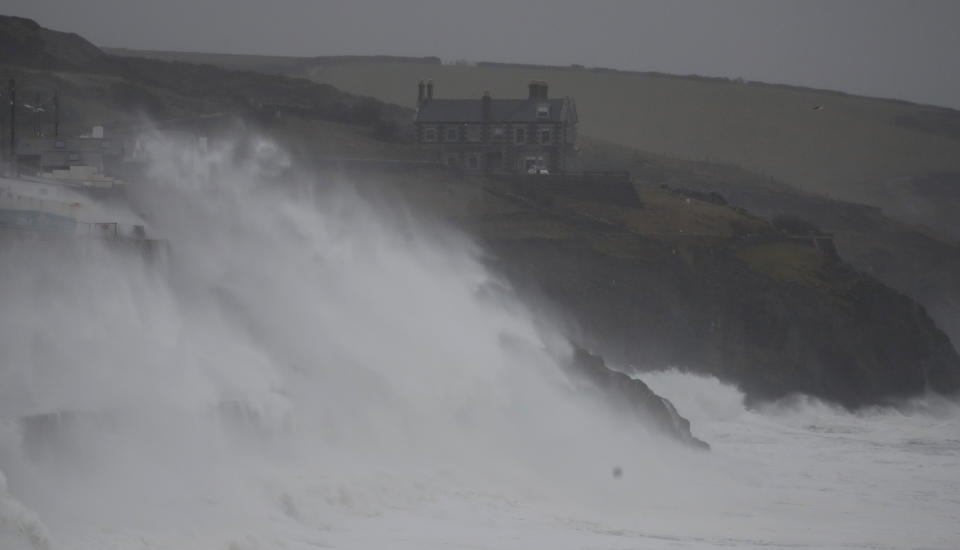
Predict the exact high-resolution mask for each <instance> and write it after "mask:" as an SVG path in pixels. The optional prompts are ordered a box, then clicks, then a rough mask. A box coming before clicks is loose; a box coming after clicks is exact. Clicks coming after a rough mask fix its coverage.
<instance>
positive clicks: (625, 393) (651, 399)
mask: <svg viewBox="0 0 960 550" xmlns="http://www.w3.org/2000/svg"><path fill="white" fill-rule="evenodd" d="M568 367H569V370H570V372H571V373H573V374H574V375H576V376H579V377H582V378H583V379H585V380H587V381H589V382H590V383H592V384H593V385H595V386H596V387H597V389H599V390H600V391H601V392H602V393H603V396H604V400H605V401H607V402H610V403H613V404H615V405H618V406H623V407H626V408H627V409H629V410H630V411H631V412H632V413H634V414H636V415H638V416H640V417H641V418H642V419H643V421H644V422H646V423H647V424H648V425H650V426H652V427H654V428H655V429H657V430H658V431H660V432H662V433H664V434H666V435H668V436H670V437H673V438H675V439H677V440H679V441H681V442H682V443H685V444H687V445H691V446H693V447H696V448H699V449H709V448H710V445H708V444H707V443H705V442H703V441H701V440H699V439H697V438H696V437H694V436H693V434H691V433H690V421H689V420H687V419H686V418H684V417H682V416H680V414H678V413H677V409H676V408H675V407H674V406H673V404H672V403H670V401H669V400H667V399H665V398H663V397H660V396H659V395H657V394H656V393H654V392H653V390H651V389H650V387H649V386H647V385H646V384H644V383H643V382H642V381H640V380H636V379H634V378H631V377H629V376H627V375H626V374H624V373H622V372H617V371H615V370H612V369H610V368H609V367H607V365H606V364H605V363H604V361H603V358H602V357H600V356H599V355H594V354H592V353H590V352H589V351H587V350H585V349H583V348H581V347H574V354H573V358H572V359H571V361H570V364H569V365H568ZM617 470H619V468H617ZM615 472H616V470H615ZM614 476H615V477H618V476H617V474H616V473H614Z"/></svg>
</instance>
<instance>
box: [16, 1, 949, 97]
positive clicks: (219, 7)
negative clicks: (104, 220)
mask: <svg viewBox="0 0 960 550" xmlns="http://www.w3.org/2000/svg"><path fill="white" fill-rule="evenodd" d="M0 13H6V14H12V15H22V16H27V17H32V18H35V19H37V20H38V21H39V22H40V23H41V24H43V25H44V26H47V27H51V28H55V29H58V30H68V31H73V32H77V33H79V34H82V35H84V36H85V37H87V38H89V39H90V40H91V41H93V42H94V43H95V44H97V45H100V46H121V47H131V48H143V49H174V50H196V51H213V52H233V53H261V54H290V55H335V54H380V53H385V54H394V55H414V56H421V55H436V56H439V57H441V58H444V59H469V60H495V61H520V62H531V63H551V64H570V63H580V64H584V65H590V66H606V67H617V68H624V69H638V70H658V71H664V72H671V73H679V74H701V75H715V76H730V77H736V76H742V77H744V78H747V79H751V80H763V81H767V82H782V83H790V84H800V85H805V86H813V87H821V88H831V89H838V90H844V91H848V92H852V93H860V94H867V95H877V96H884V97H897V98H903V99H908V100H911V101H917V102H921V103H932V104H938V105H948V106H951V107H954V108H960V62H958V60H957V55H958V52H960V32H958V30H957V25H958V23H960V1H955V0H938V1H934V0H928V1H911V0H898V1H895V0H831V1H824V0H782V1H781V0H650V1H626V0H592V1H591V0H577V1H570V0H473V1H462V0H410V1H401V0H353V1H347V0H329V1H324V0H272V1H270V0H153V1H144V0H2V2H0Z"/></svg>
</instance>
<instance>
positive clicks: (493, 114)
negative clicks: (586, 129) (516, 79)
mask: <svg viewBox="0 0 960 550" xmlns="http://www.w3.org/2000/svg"><path fill="white" fill-rule="evenodd" d="M568 102H571V103H572V100H569V99H491V100H490V120H489V121H488V122H562V121H563V118H564V107H565V106H566V105H567V103H568ZM540 105H548V106H549V107H550V111H549V116H548V117H547V118H542V117H537V107H539V106H540ZM570 114H571V116H576V111H575V110H574V111H572V112H571V113H570ZM417 122H484V120H483V100H482V99H430V100H427V101H426V102H424V104H423V105H421V106H420V109H419V110H418V111H417Z"/></svg>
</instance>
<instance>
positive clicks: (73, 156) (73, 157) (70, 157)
mask: <svg viewBox="0 0 960 550" xmlns="http://www.w3.org/2000/svg"><path fill="white" fill-rule="evenodd" d="M67 160H80V153H70V154H69V155H67Z"/></svg>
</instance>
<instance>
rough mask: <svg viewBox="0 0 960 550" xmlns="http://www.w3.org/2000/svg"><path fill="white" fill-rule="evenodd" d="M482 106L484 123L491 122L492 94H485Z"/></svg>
mask: <svg viewBox="0 0 960 550" xmlns="http://www.w3.org/2000/svg"><path fill="white" fill-rule="evenodd" d="M480 101H481V105H482V110H481V113H482V117H483V121H484V122H489V121H490V118H491V117H490V92H483V97H482V98H481V100H480Z"/></svg>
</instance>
